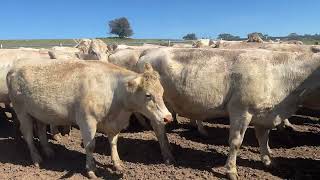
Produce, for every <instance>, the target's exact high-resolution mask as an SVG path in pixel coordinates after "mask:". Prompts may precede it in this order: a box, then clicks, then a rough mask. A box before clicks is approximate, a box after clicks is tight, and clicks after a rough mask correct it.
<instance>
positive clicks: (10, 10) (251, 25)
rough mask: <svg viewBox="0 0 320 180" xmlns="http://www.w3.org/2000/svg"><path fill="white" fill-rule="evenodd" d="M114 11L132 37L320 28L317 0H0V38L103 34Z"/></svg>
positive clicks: (281, 32) (315, 30)
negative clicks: (127, 21)
mask: <svg viewBox="0 0 320 180" xmlns="http://www.w3.org/2000/svg"><path fill="white" fill-rule="evenodd" d="M118 17H127V18H128V20H129V22H130V24H131V26H132V29H133V31H134V35H133V38H170V39H180V38H182V37H183V36H184V35H185V34H187V33H196V34H197V36H198V37H200V38H201V37H206V38H215V37H216V36H217V35H218V34H220V33H231V34H233V35H238V36H241V37H245V36H246V35H247V34H248V33H250V32H262V33H266V34H269V35H271V36H285V35H288V34H289V33H292V32H295V33H298V34H314V33H320V23H319V21H320V1H319V0H117V1H116V0H1V2H0V39H56V38H95V37H107V36H110V34H109V33H108V32H109V27H108V21H110V20H112V19H115V18H118ZM317 22H318V23H317Z"/></svg>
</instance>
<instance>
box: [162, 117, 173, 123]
mask: <svg viewBox="0 0 320 180" xmlns="http://www.w3.org/2000/svg"><path fill="white" fill-rule="evenodd" d="M163 121H164V122H165V123H169V122H172V121H173V118H172V115H166V116H165V117H164V118H163Z"/></svg>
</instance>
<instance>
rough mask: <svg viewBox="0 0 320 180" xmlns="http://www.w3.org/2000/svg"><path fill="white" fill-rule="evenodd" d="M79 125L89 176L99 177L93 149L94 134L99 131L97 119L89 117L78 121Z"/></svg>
mask: <svg viewBox="0 0 320 180" xmlns="http://www.w3.org/2000/svg"><path fill="white" fill-rule="evenodd" d="M78 125H79V127H80V131H81V135H82V140H83V146H84V148H85V150H86V169H87V172H88V176H89V178H97V176H96V175H95V173H94V170H95V169H96V164H95V160H94V157H93V151H94V148H95V139H94V136H95V134H96V131H97V123H96V120H95V119H94V118H91V117H88V118H86V119H82V120H81V121H80V122H78Z"/></svg>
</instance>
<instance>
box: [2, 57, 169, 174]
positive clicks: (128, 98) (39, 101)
mask: <svg viewBox="0 0 320 180" xmlns="http://www.w3.org/2000/svg"><path fill="white" fill-rule="evenodd" d="M7 84H8V88H9V97H10V99H11V101H12V104H13V107H14V109H15V111H16V113H17V116H18V119H19V121H20V124H21V125H20V130H21V132H22V134H23V137H24V139H25V141H26V142H27V144H28V148H29V150H30V155H31V158H32V160H33V163H34V164H35V165H37V166H38V165H39V163H40V162H41V161H42V158H41V156H40V154H39V153H38V150H37V149H36V147H35V145H34V142H33V132H32V122H33V121H35V122H37V125H38V136H39V139H40V144H41V147H42V148H43V150H44V153H45V155H47V156H52V155H53V150H52V149H51V148H50V146H49V144H48V141H47V137H46V131H45V129H46V128H45V125H44V124H53V125H70V124H72V123H75V124H77V125H78V126H79V127H80V132H81V135H82V138H83V144H84V147H85V150H86V168H87V172H88V176H89V177H91V178H94V177H96V176H95V173H94V171H93V170H94V168H95V162H94V157H93V150H94V147H95V140H94V136H95V133H96V130H97V128H98V129H99V130H102V131H103V132H104V133H105V134H106V135H107V136H108V139H109V143H110V147H111V159H112V162H113V164H114V166H115V168H116V169H117V170H121V169H122V165H121V160H120V158H119V155H118V151H117V140H118V134H119V133H120V131H121V130H122V129H124V128H125V127H126V126H127V125H128V123H129V117H130V115H131V114H132V113H133V112H139V113H142V114H143V115H144V116H146V117H148V118H149V119H150V120H151V121H152V122H153V123H155V124H164V123H165V122H169V121H171V120H172V116H171V114H170V113H169V111H168V110H167V108H166V107H165V105H164V102H163V99H162V97H163V88H162V86H161V84H160V81H159V75H158V73H156V72H155V71H153V69H152V67H151V66H150V64H146V66H145V71H144V72H143V73H142V74H137V73H134V72H132V71H129V70H125V69H123V68H120V67H118V66H115V65H112V64H108V63H105V62H101V61H90V62H87V61H76V60H75V61H63V60H61V61H60V60H59V61H56V60H51V61H45V60H44V61H42V62H41V63H37V62H35V63H28V64H24V65H21V66H15V67H14V68H13V69H12V70H11V71H10V72H9V73H8V75H7ZM166 142H167V141H166ZM167 145H169V144H167ZM169 153H170V152H169Z"/></svg>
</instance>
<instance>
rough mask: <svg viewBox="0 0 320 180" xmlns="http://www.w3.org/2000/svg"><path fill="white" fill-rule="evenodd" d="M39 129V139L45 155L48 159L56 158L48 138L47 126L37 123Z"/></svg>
mask: <svg viewBox="0 0 320 180" xmlns="http://www.w3.org/2000/svg"><path fill="white" fill-rule="evenodd" d="M37 128H38V137H39V140H40V144H41V147H42V149H43V151H44V153H45V155H46V156H47V157H48V158H51V157H53V156H54V151H53V150H52V148H51V146H50V144H49V142H48V137H47V125H46V124H43V123H42V122H40V121H38V122H37Z"/></svg>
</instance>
